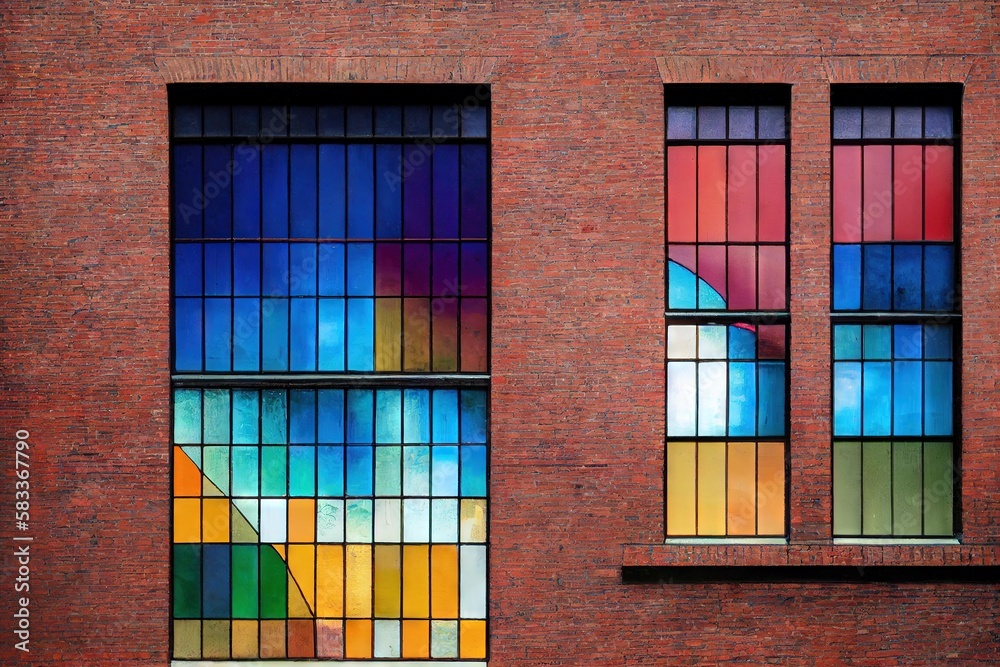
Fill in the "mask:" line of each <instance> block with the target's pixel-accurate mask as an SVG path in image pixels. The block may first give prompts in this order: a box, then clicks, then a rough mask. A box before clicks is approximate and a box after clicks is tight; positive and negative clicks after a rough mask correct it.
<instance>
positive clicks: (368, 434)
mask: <svg viewBox="0 0 1000 667" xmlns="http://www.w3.org/2000/svg"><path fill="white" fill-rule="evenodd" d="M373 401H374V396H373V392H371V391H369V390H367V389H352V390H350V391H348V392H347V442H366V443H370V442H374V440H373V439H372V419H373V417H374V415H373V414H372V410H373Z"/></svg>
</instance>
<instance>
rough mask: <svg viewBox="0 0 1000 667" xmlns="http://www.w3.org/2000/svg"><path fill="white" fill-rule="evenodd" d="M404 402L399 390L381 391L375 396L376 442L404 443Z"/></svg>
mask: <svg viewBox="0 0 1000 667" xmlns="http://www.w3.org/2000/svg"><path fill="white" fill-rule="evenodd" d="M402 401H403V392H402V391H400V390H399V389H381V390H379V391H378V392H376V394H375V442H402V440H403V433H402V431H403V424H402V411H403V410H402Z"/></svg>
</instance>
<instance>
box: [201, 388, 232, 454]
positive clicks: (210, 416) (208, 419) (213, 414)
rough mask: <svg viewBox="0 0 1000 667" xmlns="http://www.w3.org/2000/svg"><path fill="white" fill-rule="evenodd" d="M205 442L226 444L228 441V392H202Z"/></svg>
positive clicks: (216, 390) (213, 390) (220, 390)
mask: <svg viewBox="0 0 1000 667" xmlns="http://www.w3.org/2000/svg"><path fill="white" fill-rule="evenodd" d="M203 400H204V401H205V404H204V419H205V442H209V443H228V442H231V441H230V439H229V414H230V413H229V409H230V408H229V390H228V389H206V390H205V391H204V395H203Z"/></svg>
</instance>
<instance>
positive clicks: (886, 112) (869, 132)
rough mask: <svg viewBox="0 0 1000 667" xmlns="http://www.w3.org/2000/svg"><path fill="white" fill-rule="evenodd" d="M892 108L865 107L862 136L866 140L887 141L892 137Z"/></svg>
mask: <svg viewBox="0 0 1000 667" xmlns="http://www.w3.org/2000/svg"><path fill="white" fill-rule="evenodd" d="M891 118H892V108H891V107H865V109H864V117H863V120H862V129H861V136H863V137H864V138H865V139H887V138H889V137H890V136H892V133H891V131H890V129H889V128H890V121H891Z"/></svg>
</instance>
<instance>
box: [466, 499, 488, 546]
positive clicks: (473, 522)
mask: <svg viewBox="0 0 1000 667" xmlns="http://www.w3.org/2000/svg"><path fill="white" fill-rule="evenodd" d="M461 512H462V520H461V526H462V530H461V539H462V541H463V542H485V541H486V499H485V498H466V499H463V500H462V509H461Z"/></svg>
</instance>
